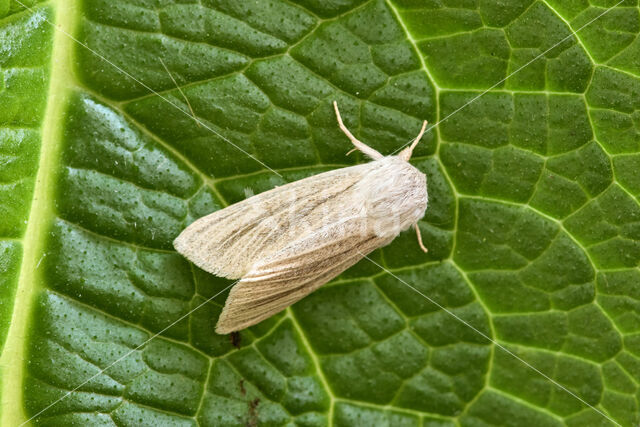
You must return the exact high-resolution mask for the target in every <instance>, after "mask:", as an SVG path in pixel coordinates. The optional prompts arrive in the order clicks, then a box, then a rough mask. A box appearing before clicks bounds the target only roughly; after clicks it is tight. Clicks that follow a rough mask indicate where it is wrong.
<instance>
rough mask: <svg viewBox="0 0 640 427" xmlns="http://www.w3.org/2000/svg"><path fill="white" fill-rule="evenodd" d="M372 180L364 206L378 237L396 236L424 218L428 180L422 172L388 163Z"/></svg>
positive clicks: (395, 163)
mask: <svg viewBox="0 0 640 427" xmlns="http://www.w3.org/2000/svg"><path fill="white" fill-rule="evenodd" d="M372 178H373V179H371V180H370V181H369V184H370V186H369V188H368V191H367V193H368V197H367V199H366V201H365V207H366V211H367V217H368V218H369V222H370V226H371V227H372V228H373V230H374V232H375V234H376V235H378V236H384V237H386V236H394V235H397V234H398V233H400V232H401V231H403V230H406V229H407V228H409V227H411V226H412V225H413V224H415V223H416V222H418V220H419V219H420V218H422V217H423V216H424V213H425V210H426V208H427V181H426V177H425V175H424V174H423V173H422V172H420V171H419V170H417V169H416V168H414V167H413V166H411V165H410V164H409V163H407V162H404V161H400V160H397V161H393V162H389V163H388V165H385V167H383V168H381V170H379V171H377V173H375V174H374V176H373V177H372Z"/></svg>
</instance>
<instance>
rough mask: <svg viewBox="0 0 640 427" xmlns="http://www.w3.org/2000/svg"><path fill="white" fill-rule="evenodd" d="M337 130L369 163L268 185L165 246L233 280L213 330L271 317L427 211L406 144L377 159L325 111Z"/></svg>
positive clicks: (423, 189)
mask: <svg viewBox="0 0 640 427" xmlns="http://www.w3.org/2000/svg"><path fill="white" fill-rule="evenodd" d="M333 106H334V109H335V112H336V117H337V119H338V124H339V126H340V129H341V130H342V131H343V132H344V133H345V134H346V135H347V137H348V138H349V139H350V140H351V142H352V143H353V145H354V146H355V148H354V150H356V149H357V150H360V151H361V152H362V153H364V154H365V155H367V156H368V157H370V158H371V159H372V160H373V161H371V162H369V163H364V164H360V165H356V166H350V167H345V168H342V169H336V170H333V171H329V172H324V173H320V174H318V175H314V176H311V177H309V178H305V179H301V180H299V181H295V182H291V183H289V184H286V185H283V186H280V187H276V188H274V189H272V190H269V191H265V192H264V193H261V194H258V195H255V196H252V197H250V198H248V199H246V200H243V201H242V202H239V203H236V204H234V205H231V206H228V207H226V208H225V209H222V210H219V211H216V212H213V213H212V214H210V215H207V216H205V217H202V218H200V219H198V220H197V221H195V222H194V223H193V224H191V225H190V226H188V227H187V228H186V229H185V230H184V231H183V232H182V233H181V234H180V235H179V236H178V237H177V238H176V240H175V241H174V242H173V245H174V247H175V248H176V250H177V251H178V252H179V253H181V254H182V255H183V256H184V257H186V258H187V259H188V260H189V261H191V262H193V263H194V264H195V265H197V266H198V267H200V268H202V269H203V270H205V271H207V272H209V273H213V274H215V275H217V276H222V277H226V278H229V279H240V280H239V281H238V283H236V284H235V285H234V286H233V287H232V288H231V292H230V293H229V296H228V298H227V301H226V303H225V306H224V308H223V310H222V313H221V315H220V318H219V319H218V323H217V325H216V332H217V333H219V334H227V333H230V332H234V331H238V330H241V329H244V328H246V327H249V326H252V325H255V324H256V323H258V322H260V321H262V320H264V319H266V318H268V317H270V316H272V315H274V314H276V313H278V312H279V311H281V310H283V309H285V308H287V307H288V306H290V305H291V304H293V303H295V302H296V301H298V300H300V299H302V298H303V297H305V296H307V295H308V294H310V293H311V292H313V291H314V290H316V289H318V288H319V287H320V286H322V285H324V284H325V283H327V282H328V281H330V280H331V279H333V278H334V277H336V276H337V275H339V274H340V273H342V272H343V271H345V270H346V269H347V268H349V267H351V266H352V265H354V264H355V263H357V262H358V261H359V260H360V259H362V258H363V257H364V256H365V255H367V254H368V253H370V252H371V251H373V250H375V249H377V248H380V247H382V246H385V245H387V244H389V243H390V242H391V241H392V240H393V239H394V238H395V237H396V236H397V235H398V234H399V233H400V232H401V231H403V230H406V229H408V228H409V227H411V226H413V227H415V230H416V233H417V236H418V243H419V245H420V247H421V248H422V249H423V250H424V251H425V252H426V248H425V247H424V245H423V244H422V239H421V237H420V230H419V228H418V225H417V222H418V220H420V218H422V217H423V216H424V213H425V210H426V208H427V179H426V176H425V175H424V174H423V173H422V172H420V171H419V170H418V169H416V168H415V167H413V166H412V165H411V164H409V159H410V158H411V154H412V152H413V149H414V147H415V146H416V145H417V144H418V142H419V141H420V138H422V135H423V134H424V131H425V128H426V125H427V122H426V121H425V122H424V123H423V125H422V129H421V130H420V133H419V134H418V136H417V137H416V138H415V139H414V140H413V142H412V143H411V145H410V146H408V147H406V148H405V149H404V150H402V151H401V152H400V153H398V155H396V156H393V155H392V156H383V155H382V154H380V153H379V152H377V151H376V150H374V149H373V148H371V147H369V146H367V145H366V144H364V143H363V142H361V141H359V140H358V139H356V138H355V137H354V136H353V135H352V134H351V132H350V131H349V130H348V129H347V128H346V126H345V125H344V123H343V122H342V118H341V117H340V112H339V110H338V105H337V103H336V102H335V101H334V103H333Z"/></svg>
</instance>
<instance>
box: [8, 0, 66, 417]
mask: <svg viewBox="0 0 640 427" xmlns="http://www.w3.org/2000/svg"><path fill="white" fill-rule="evenodd" d="M46 8H49V9H50V10H52V11H53V13H52V16H53V17H52V18H51V21H53V22H51V21H50V22H48V23H47V25H52V24H53V23H55V25H56V29H55V31H54V32H53V46H52V54H51V64H50V66H51V68H50V80H49V91H48V95H47V107H46V110H45V115H44V120H43V123H42V126H41V146H40V159H39V163H38V172H37V175H36V180H35V188H34V192H33V199H32V201H31V210H30V214H29V217H28V221H27V229H26V232H25V234H24V237H23V238H22V244H23V256H22V265H21V267H20V275H19V279H18V287H17V291H16V298H15V301H14V310H13V315H12V318H11V323H10V325H9V333H8V335H7V340H6V343H5V347H4V351H3V353H2V356H0V367H1V368H2V371H3V374H2V377H3V378H2V380H3V381H2V382H3V384H2V391H1V394H0V408H1V410H0V425H3V426H4V425H6V426H18V425H21V424H22V423H24V422H26V421H28V420H27V416H26V414H25V411H24V407H23V404H24V399H23V382H24V375H25V365H24V364H23V361H24V360H25V359H26V351H27V349H26V343H27V342H28V340H26V339H25V337H26V336H27V335H28V334H29V333H30V332H32V331H29V330H28V329H27V327H28V324H29V319H30V317H31V314H32V311H33V303H34V300H35V298H36V297H37V294H38V291H40V290H41V289H42V279H43V277H42V273H43V270H44V269H43V268H41V267H42V264H41V261H42V259H41V258H42V257H44V256H46V254H45V253H44V244H45V237H46V236H47V232H48V230H49V228H50V224H51V221H52V220H53V218H54V216H55V211H54V199H55V188H56V185H55V184H56V175H57V172H58V164H59V162H58V159H59V156H60V148H61V144H60V140H61V136H62V126H61V123H63V120H62V118H63V116H64V114H65V111H66V108H67V105H68V102H67V101H68V97H69V94H70V93H71V88H72V87H73V84H74V83H73V81H72V76H73V75H74V74H73V72H74V70H73V67H72V66H71V64H73V63H74V62H73V40H71V38H69V37H68V36H67V34H72V33H73V32H74V29H75V24H76V13H77V8H76V9H74V7H73V3H72V2H69V1H65V0H52V1H51V2H47V3H45V4H44V5H38V6H36V7H34V8H32V9H31V10H26V11H24V12H22V13H34V12H36V13H37V12H38V11H39V12H40V13H44V10H45V9H46ZM45 19H47V18H45ZM65 33H67V34H65ZM39 263H40V264H39Z"/></svg>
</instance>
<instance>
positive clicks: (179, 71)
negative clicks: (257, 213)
mask: <svg viewBox="0 0 640 427" xmlns="http://www.w3.org/2000/svg"><path fill="white" fill-rule="evenodd" d="M22 2H23V3H25V4H26V5H28V6H30V7H33V9H31V10H24V9H23V7H22V6H21V5H20V2H17V1H16V0H0V201H1V203H0V215H1V216H2V218H3V219H2V221H1V222H0V236H2V237H0V344H1V345H3V346H4V347H3V353H2V357H1V358H0V362H1V367H2V370H1V371H0V372H1V377H0V381H2V388H1V390H2V395H1V398H2V410H1V411H0V412H1V413H2V415H0V420H2V423H3V425H4V423H6V425H17V424H19V423H20V422H23V421H25V420H26V419H28V418H30V417H32V416H33V415H35V414H37V413H38V412H39V411H40V410H41V409H43V408H44V407H45V406H47V405H48V404H49V403H50V402H52V401H54V400H55V399H58V398H59V397H61V396H63V395H64V394H65V393H66V392H67V391H68V390H71V389H74V388H75V387H76V386H78V385H80V384H82V383H83V382H84V381H85V380H86V379H87V378H90V377H92V376H94V375H95V374H97V373H98V372H99V371H100V370H102V369H103V368H105V367H107V366H109V365H110V364H111V363H112V362H113V361H115V360H117V359H119V358H120V357H121V356H123V355H125V354H127V353H128V352H130V351H131V350H132V349H136V347H138V346H140V345H141V344H143V343H145V342H146V340H147V339H149V338H150V337H151V336H152V335H154V334H155V333H157V332H158V331H161V330H163V329H164V328H166V327H167V326H169V325H171V324H172V323H173V322H175V321H176V320H178V319H180V317H181V316H183V315H184V314H185V313H187V312H188V311H189V310H191V309H193V308H195V307H196V306H198V305H199V304H201V303H202V302H204V301H205V300H206V299H207V298H210V297H211V296H213V295H215V294H216V293H217V292H219V291H220V290H222V289H224V288H225V287H226V286H227V285H228V284H229V283H230V282H229V281H226V280H223V279H220V278H216V277H214V276H211V275H209V274H207V273H205V272H202V271H200V270H198V269H197V268H195V267H193V266H192V265H190V264H189V263H188V262H187V261H186V260H185V259H183V258H182V257H181V256H179V255H178V254H177V253H175V252H174V251H173V249H172V245H171V242H172V240H173V239H174V238H175V236H176V235H177V234H178V233H179V232H180V231H181V230H182V229H183V228H184V227H185V226H187V225H188V224H189V223H191V222H192V221H193V220H195V219H196V218H199V217H200V216H202V215H205V214H207V213H209V212H212V211H214V210H216V209H220V208H222V207H224V206H227V205H229V204H231V203H234V202H237V201H239V200H243V199H244V198H245V197H246V196H247V195H248V194H251V193H258V192H261V191H264V190H267V189H269V188H272V187H274V186H275V185H281V184H283V183H285V182H290V181H293V180H297V179H300V178H302V177H305V176H309V175H311V174H315V173H319V172H322V171H326V170H330V169H332V168H337V167H343V166H347V165H350V164H353V163H356V162H360V161H364V159H362V158H361V157H358V155H352V156H349V157H346V156H345V153H346V152H347V151H348V150H349V148H350V146H349V143H348V141H347V140H346V138H345V137H344V136H343V135H342V134H341V133H340V131H339V130H338V127H337V125H336V123H335V118H334V116H333V114H332V110H331V106H330V102H331V101H333V100H334V99H335V100H337V101H338V102H339V104H340V106H341V110H342V111H343V116H344V118H345V121H346V123H347V125H348V126H349V127H350V128H351V129H353V131H354V133H355V134H356V135H357V136H358V137H359V138H360V139H362V140H364V141H366V142H367V143H369V144H371V145H372V146H373V147H374V148H375V149H377V150H379V151H380V152H383V153H391V152H392V151H394V150H395V149H396V148H398V147H400V146H401V145H402V144H403V143H405V142H407V141H408V140H409V139H410V138H411V137H412V136H413V135H414V134H415V133H416V132H417V130H418V129H419V126H420V123H421V120H423V119H428V120H429V121H430V122H431V123H436V122H437V121H438V120H441V119H443V118H445V117H447V116H449V114H453V115H452V116H451V117H450V118H447V119H446V120H445V121H443V122H442V123H441V124H440V125H439V126H438V127H437V129H433V130H432V131H431V132H430V133H428V135H427V136H426V137H425V139H424V141H423V143H422V144H421V145H419V146H418V148H417V149H416V151H415V152H414V159H413V160H412V163H413V164H414V165H416V166H417V167H418V168H420V169H421V170H422V171H424V172H425V173H426V174H427V176H428V182H429V196H430V205H429V208H428V211H427V214H426V216H425V218H424V219H423V220H422V221H421V222H420V224H419V225H420V228H421V229H422V233H423V238H424V241H425V244H426V245H427V246H428V247H429V249H430V251H429V253H428V254H423V253H422V252H421V251H420V250H419V248H418V246H417V244H416V241H415V236H414V235H413V234H412V233H411V232H408V233H404V234H402V235H401V236H400V237H398V238H397V239H396V240H395V241H394V242H393V244H391V245H390V246H388V247H386V248H384V249H382V250H380V251H377V252H376V253H375V255H374V256H373V259H374V260H375V261H376V262H378V263H380V264H382V265H384V266H385V267H386V268H388V269H389V270H391V271H392V272H393V274H394V275H396V276H398V277H399V278H401V279H402V280H403V281H405V282H407V283H409V284H411V285H412V286H414V287H415V288H416V289H417V290H419V291H420V292H422V293H424V294H425V295H428V296H429V297H430V298H432V299H433V301H435V302H437V303H438V304H440V305H441V306H443V307H445V308H446V309H447V310H448V311H450V312H452V313H454V314H455V315H456V316H459V317H460V318H462V319H464V320H465V321H466V322H469V323H470V324H471V325H473V326H474V327H475V328H477V330H478V331H480V332H482V333H483V334H486V335H487V336H489V337H491V338H492V339H493V340H496V341H497V342H498V343H500V345H502V346H504V347H505V348H507V349H509V351H511V352H513V353H514V354H516V355H517V356H518V357H520V358H522V359H523V360H526V361H527V362H528V363H530V364H531V365H533V366H535V367H536V369H538V370H539V371H541V372H542V373H544V374H545V375H547V376H549V377H551V378H553V379H554V380H555V381H557V382H558V383H560V384H562V385H563V386H565V387H567V388H568V389H570V390H572V391H573V392H574V393H575V394H576V395H578V396H579V397H580V398H581V399H583V400H584V401H585V402H587V403H588V404H590V405H593V406H596V407H597V408H598V409H599V410H600V411H602V412H604V413H606V414H607V415H608V416H610V417H611V418H613V419H615V420H616V422H618V423H620V424H622V425H632V424H634V423H635V424H637V423H638V421H639V419H638V413H639V408H638V406H639V404H640V402H639V401H640V389H639V384H640V292H639V291H638V289H640V271H639V270H638V265H639V262H640V243H639V242H640V206H639V200H640V199H639V197H640V178H638V176H639V175H638V170H639V168H640V62H639V61H638V58H640V38H639V37H638V35H639V34H640V12H639V8H638V2H637V1H636V0H627V1H625V2H624V3H623V4H622V5H620V6H618V7H617V8H616V9H615V10H613V11H611V12H610V13H608V14H607V15H605V16H604V17H602V18H601V19H600V20H599V21H597V22H596V23H594V24H592V25H589V26H587V27H586V28H584V29H582V30H581V31H580V32H579V33H578V37H568V38H567V36H569V35H570V34H571V32H572V31H575V30H577V29H579V28H580V27H582V26H583V25H585V24H587V23H588V22H589V21H590V20H592V19H593V18H595V17H596V16H597V15H598V14H600V13H602V12H603V11H604V10H605V8H607V7H610V6H612V5H613V4H615V2H614V1H613V0H597V1H592V2H590V3H591V5H590V6H589V5H587V2H582V1H565V0H546V1H534V0H517V1H508V2H506V1H493V0H486V1H485V0H480V1H442V2H432V1H426V0H425V1H419V0H387V1H382V0H369V1H365V0H344V1H320V0H269V1H267V0H264V1H263V0H259V1H251V2H242V1H236V0H180V1H177V0H175V1H172V0H84V1H82V2H72V1H69V0H52V1H48V2H37V1H35V0H30V1H26V0H23V1H22ZM49 22H51V23H55V24H56V25H60V28H61V30H63V31H66V32H68V33H70V34H73V35H74V36H75V37H76V38H77V39H78V40H80V41H82V42H83V43H85V44H86V45H87V46H88V47H89V48H90V49H91V50H93V52H91V51H89V50H87V49H86V48H84V47H82V46H80V45H79V44H76V43H74V42H72V41H70V40H69V39H68V38H67V36H65V35H64V34H63V33H61V32H56V31H55V30H54V28H53V27H52V26H51V25H50V23H49ZM565 38H567V39H566V40H565V41H564V42H562V43H560V44H558V45H556V44H557V43H558V42H559V41H561V40H563V39H565ZM550 48H552V49H550ZM548 49H550V50H548ZM547 50H548V52H545V51H547ZM543 52H544V54H543V55H542V57H541V58H539V59H537V60H536V61H534V62H532V63H531V64H530V65H528V66H527V67H525V68H524V69H522V70H520V71H518V72H517V73H516V74H514V75H512V76H510V77H509V78H507V79H506V81H504V82H503V83H501V84H500V85H499V86H498V87H497V88H494V89H493V90H491V91H490V92H489V93H487V94H486V95H484V96H483V97H481V98H480V99H478V100H476V101H474V102H473V103H471V104H470V105H468V106H467V107H465V108H463V109H461V110H460V111H458V112H456V110H458V109H459V108H460V107H461V106H463V105H464V104H465V103H467V102H468V101H470V100H471V99H473V98H474V97H476V96H477V95H478V94H480V93H481V92H482V91H483V90H485V89H488V88H490V87H491V86H492V85H494V84H495V83H496V82H498V81H500V80H502V79H504V78H505V77H506V76H507V75H509V74H510V73H512V72H514V71H516V70H518V69H519V68H520V67H522V66H523V65H524V64H526V63H528V62H529V61H531V60H532V59H534V58H536V56H538V55H540V54H541V53H543ZM100 56H102V57H104V58H106V59H108V61H109V62H110V63H109V62H106V61H105V60H104V59H102V58H101V57H100ZM160 59H162V61H164V63H165V64H166V65H167V67H168V68H169V70H170V71H171V73H172V75H173V77H174V78H175V79H176V80H177V82H178V84H179V85H180V86H181V88H182V91H183V92H184V94H185V95H186V96H187V97H188V99H189V101H190V104H191V106H192V107H193V110H194V111H195V113H196V114H197V116H198V118H199V119H200V120H201V121H202V122H203V123H204V124H206V126H198V125H197V124H196V123H195V122H194V121H193V120H192V119H191V118H190V117H189V109H188V107H187V105H186V103H185V101H184V99H183V97H182V95H181V94H180V92H179V91H178V90H177V89H176V88H175V85H174V83H173V81H172V80H171V78H170V76H169V75H168V74H167V73H166V71H165V69H164V68H163V67H162V64H161V63H160ZM114 65H115V67H114ZM116 67H117V68H116ZM118 68H120V70H119V69H118ZM121 70H124V71H126V72H127V73H128V74H129V75H130V76H134V77H135V79H137V81H134V80H132V79H131V78H129V77H127V76H126V75H124V74H123V73H122V72H121ZM149 88H152V89H153V91H156V92H157V93H156V94H154V93H151V92H150V90H149ZM206 127H210V128H211V129H213V130H215V132H216V133H217V134H218V135H216V134H214V133H212V132H210V131H209V130H207V129H206ZM223 138H224V139H228V140H229V141H231V142H232V143H233V144H235V145H236V146H237V147H239V148H241V149H242V150H244V151H246V152H247V153H250V154H251V155H252V156H255V157H256V158H257V159H259V160H260V161H261V162H264V163H265V164H267V165H269V166H270V167H271V168H274V169H275V170H277V171H278V172H279V173H280V174H282V177H279V176H277V175H275V174H274V173H272V172H270V171H268V170H266V169H265V168H264V167H263V166H262V165H261V164H260V163H258V162H256V161H255V160H253V159H251V158H250V157H248V156H247V155H246V154H244V153H242V152H241V151H240V150H239V149H238V148H236V147H234V146H233V145H232V144H230V143H229V142H228V141H225V140H224V139H223ZM225 296H226V293H225V294H223V295H220V296H219V297H216V298H215V299H214V300H212V301H211V302H209V303H207V304H205V305H204V306H203V307H201V308H200V309H198V310H197V311H195V312H194V313H193V314H191V315H189V316H188V317H187V318H186V319H184V320H182V321H179V322H177V323H176V324H175V325H174V326H172V327H171V328H169V329H168V330H166V331H165V332H163V333H162V334H161V336H160V337H158V338H155V339H154V340H152V341H150V342H148V343H145V344H144V345H142V346H141V347H140V348H139V349H136V350H135V351H133V352H132V354H131V355H129V356H128V357H127V358H125V359H124V360H122V361H120V362H119V363H117V364H115V365H114V366H112V367H110V368H109V369H108V370H107V371H105V372H103V373H100V374H99V375H97V376H95V378H93V379H92V380H91V381H89V382H88V383H86V384H83V385H82V386H81V387H80V388H79V389H78V390H75V391H73V393H71V395H70V396H69V397H67V398H65V399H64V400H62V401H61V402H59V403H57V404H56V405H54V406H53V407H52V408H50V409H48V410H47V411H46V412H45V413H43V414H41V415H40V416H39V417H38V420H39V421H41V422H42V423H44V424H46V425H51V426H65V425H70V424H72V423H78V424H79V425H105V426H108V425H109V426H110V425H113V426H115V425H118V426H123V425H175V426H193V425H203V426H242V425H265V426H277V425H293V424H294V423H295V424H296V425H302V426H324V425H334V426H349V425H363V426H364V425H367V426H369V425H376V426H377V425H390V426H419V425H422V426H453V425H463V426H480V425H483V426H486V425H496V426H498V425H500V426H503V425H510V426H511V425H512V426H516V425H518V426H520V425H532V426H533V425H535V426H558V425H563V424H568V425H576V426H578V425H610V423H609V421H607V420H606V419H605V418H604V417H602V416H601V415H600V414H598V413H597V412H596V411H594V410H592V409H590V408H588V407H587V406H585V405H584V404H582V403H581V402H580V401H579V400H577V399H576V398H575V397H572V396H570V395H569V394H568V393H566V392H564V391H562V390H560V389H558V388H557V387H556V386H554V385H553V384H552V383H551V382H550V381H548V380H547V379H545V378H543V377H542V376H541V375H540V374H538V373H536V372H534V371H533V370H532V369H530V368H528V367H526V366H525V365H524V364H523V363H522V362H520V361H518V360H516V359H515V358H514V357H513V356H511V355H509V354H507V353H505V352H504V351H503V350H501V349H500V348H498V347H497V346H496V345H493V344H491V343H490V342H488V341H487V340H486V339H485V338H483V337H482V336H481V335H480V334H478V333H477V332H476V331H474V330H472V329H471V328H469V327H467V326H465V325H463V324H462V323H461V322H460V321H458V320H456V319H455V318H453V317H452V316H451V314H450V313H447V312H445V311H443V310H442V309H440V308H438V307H437V306H436V305H434V304H433V303H431V302H429V301H428V300H427V299H425V298H423V297H421V296H420V295H418V294H416V292H415V291H413V290H411V289H410V288H409V287H407V286H406V285H404V284H403V283H402V282H401V281H399V280H398V279H397V278H396V277H394V276H393V275H390V274H387V273H385V272H384V271H382V270H380V268H378V267H377V266H376V265H374V264H373V263H371V262H369V261H367V260H363V261H362V262H360V263H359V264H358V265H356V266H355V267H353V268H352V269H350V270H349V271H347V272H345V273H344V274H343V275H342V276H340V277H339V278H338V279H337V280H335V281H333V282H332V283H330V284H328V285H326V286H325V287H323V288H322V289H320V290H319V291H317V292H315V293H314V294H312V295H311V296H309V297H307V298H305V299H304V300H302V301H301V302H299V303H298V304H296V305H295V306H293V307H292V308H290V309H288V310H287V311H286V312H285V313H283V314H281V315H278V316H275V317H273V318H271V319H269V320H267V321H265V322H263V323H261V324H259V325H257V326H255V327H253V328H251V329H249V330H246V331H243V332H242V333H241V334H240V338H241V340H240V344H239V346H240V348H239V349H236V348H235V347H234V346H233V345H232V341H231V340H230V339H229V337H228V336H219V335H216V334H215V333H214V332H213V327H214V324H215V321H216V319H217V317H218V315H219V313H220V311H221V307H222V304H223V303H224V299H225Z"/></svg>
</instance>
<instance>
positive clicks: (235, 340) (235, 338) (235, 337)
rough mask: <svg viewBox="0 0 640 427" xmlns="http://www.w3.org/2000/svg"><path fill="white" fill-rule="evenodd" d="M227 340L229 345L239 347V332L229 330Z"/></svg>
mask: <svg viewBox="0 0 640 427" xmlns="http://www.w3.org/2000/svg"><path fill="white" fill-rule="evenodd" d="M229 340H231V345H232V346H234V347H235V348H240V343H241V342H242V337H240V332H231V333H230V334H229Z"/></svg>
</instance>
